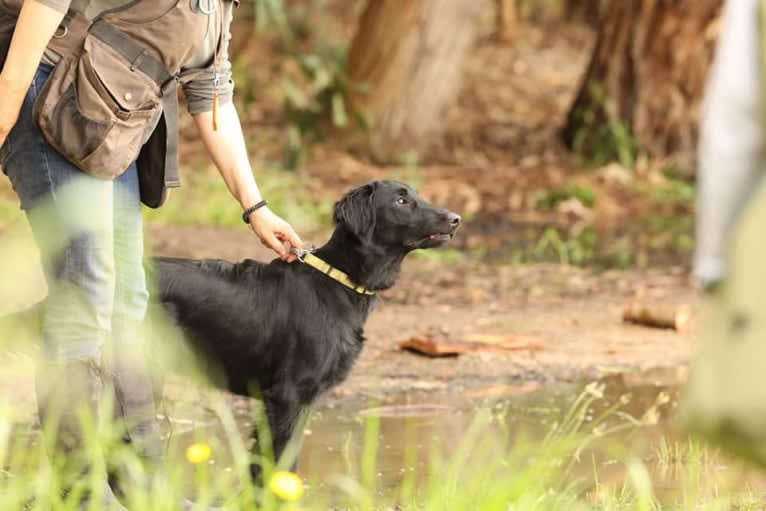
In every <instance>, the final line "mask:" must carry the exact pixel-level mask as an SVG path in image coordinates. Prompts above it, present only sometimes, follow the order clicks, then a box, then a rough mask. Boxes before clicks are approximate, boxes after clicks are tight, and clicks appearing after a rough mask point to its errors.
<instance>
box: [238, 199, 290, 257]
mask: <svg viewBox="0 0 766 511" xmlns="http://www.w3.org/2000/svg"><path fill="white" fill-rule="evenodd" d="M250 227H251V228H252V229H253V232H254V233H255V234H256V236H258V238H260V240H261V243H263V244H264V245H265V246H267V247H268V248H270V249H272V250H273V251H274V252H276V253H277V254H279V257H280V258H282V260H284V261H287V262H288V263H291V262H293V261H295V259H297V256H296V255H295V254H292V253H290V250H289V248H287V247H285V244H287V245H288V247H292V248H296V249H300V248H303V241H301V239H300V237H299V236H298V235H297V234H296V233H295V230H293V228H292V226H290V224H288V223H287V222H285V221H284V220H282V219H281V218H279V217H278V216H277V215H275V214H274V213H273V212H272V211H271V210H270V209H269V208H267V207H262V208H260V209H257V210H255V211H254V212H253V213H252V214H251V215H250Z"/></svg>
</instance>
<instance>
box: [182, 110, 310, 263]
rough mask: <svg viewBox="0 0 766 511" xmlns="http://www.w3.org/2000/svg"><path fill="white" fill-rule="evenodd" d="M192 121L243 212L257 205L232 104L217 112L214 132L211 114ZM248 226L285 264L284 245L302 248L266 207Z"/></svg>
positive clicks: (257, 195)
mask: <svg viewBox="0 0 766 511" xmlns="http://www.w3.org/2000/svg"><path fill="white" fill-rule="evenodd" d="M194 121H195V123H196V125H197V129H198V130H199V133H200V136H201V138H202V141H203V143H204V145H205V148H206V149H207V152H208V154H209V155H210V157H211V159H212V160H213V163H215V166H216V167H217V168H218V171H219V172H220V173H221V176H222V177H223V179H224V181H225V182H226V186H227V187H228V188H229V191H230V192H231V194H232V195H233V196H234V198H236V199H237V201H238V202H239V204H240V206H242V209H243V210H245V209H247V208H249V207H250V206H254V205H255V204H257V203H258V202H260V201H261V200H262V199H263V197H262V196H261V192H260V191H259V190H258V185H257V184H256V182H255V177H254V176H253V170H252V167H251V166H250V159H249V156H248V154H247V148H246V147H245V137H244V135H243V133H242V125H241V124H240V122H239V116H238V115H237V109H236V108H235V107H234V103H226V104H224V105H222V106H221V107H220V108H219V109H218V129H217V130H214V129H213V114H212V112H201V113H198V114H196V115H194ZM250 226H251V228H252V229H253V231H254V232H255V234H256V235H258V237H259V238H260V240H261V242H262V243H263V244H264V245H266V246H267V247H269V248H271V249H272V250H274V251H275V252H276V253H277V254H279V256H280V257H281V258H282V259H284V260H286V261H290V262H292V261H293V260H295V255H293V254H290V253H289V252H288V250H287V249H286V248H285V246H284V244H283V243H284V242H287V243H288V244H289V245H291V246H292V247H295V248H301V247H302V246H303V242H302V241H301V239H300V238H299V237H298V235H297V234H296V233H295V231H294V230H293V228H292V227H291V226H290V224H288V223H287V222H285V221H284V220H282V219H281V218H279V217H278V216H277V215H275V214H274V213H272V212H271V210H269V208H268V207H263V208H260V209H258V210H256V211H255V212H254V213H252V214H251V215H250Z"/></svg>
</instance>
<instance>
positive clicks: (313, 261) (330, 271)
mask: <svg viewBox="0 0 766 511" xmlns="http://www.w3.org/2000/svg"><path fill="white" fill-rule="evenodd" d="M298 260H299V261H300V262H302V263H303V264H307V265H309V266H311V267H312V268H314V269H315V270H319V271H321V272H322V273H324V274H325V275H327V276H328V277H330V278H331V279H333V280H335V281H337V282H340V283H341V284H343V285H344V286H346V287H347V288H349V289H351V290H353V291H356V292H357V293H359V294H361V295H367V296H373V295H374V294H375V291H370V290H369V289H367V288H366V287H364V286H360V285H358V284H356V283H355V282H354V281H353V280H351V278H349V276H348V275H347V274H345V273H343V272H342V271H340V270H339V269H338V268H335V267H334V266H330V265H329V264H327V263H326V262H324V261H323V260H322V259H320V258H318V257H317V256H315V255H314V254H312V253H311V252H308V251H303V252H302V253H301V254H299V255H298Z"/></svg>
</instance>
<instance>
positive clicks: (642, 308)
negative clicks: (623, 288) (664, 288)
mask: <svg viewBox="0 0 766 511" xmlns="http://www.w3.org/2000/svg"><path fill="white" fill-rule="evenodd" d="M691 319H692V309H691V307H690V306H689V305H667V304H662V305H647V304H641V303H638V302H633V303H630V304H628V305H626V306H625V309H624V310H623V312H622V320H623V321H624V322H626V323H633V324H636V325H643V326H648V327H652V328H668V329H673V330H676V331H679V332H680V331H684V330H686V329H687V328H688V327H689V323H690V322H691Z"/></svg>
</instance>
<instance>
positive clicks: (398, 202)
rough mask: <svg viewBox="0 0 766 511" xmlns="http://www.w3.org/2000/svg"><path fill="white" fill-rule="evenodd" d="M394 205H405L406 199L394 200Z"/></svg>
mask: <svg viewBox="0 0 766 511" xmlns="http://www.w3.org/2000/svg"><path fill="white" fill-rule="evenodd" d="M396 203H397V204H398V205H399V206H404V205H405V204H407V199H405V198H404V197H399V198H398V199H396Z"/></svg>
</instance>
